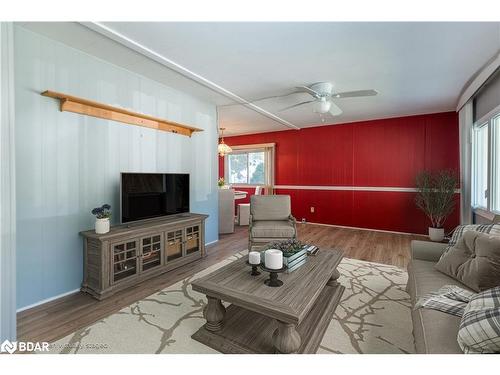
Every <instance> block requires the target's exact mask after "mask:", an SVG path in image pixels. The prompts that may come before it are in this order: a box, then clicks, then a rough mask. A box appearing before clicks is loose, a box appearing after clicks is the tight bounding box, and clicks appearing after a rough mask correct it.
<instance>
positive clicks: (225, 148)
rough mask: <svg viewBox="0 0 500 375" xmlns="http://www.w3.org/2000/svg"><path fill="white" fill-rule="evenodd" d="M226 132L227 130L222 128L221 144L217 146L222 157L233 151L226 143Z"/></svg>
mask: <svg viewBox="0 0 500 375" xmlns="http://www.w3.org/2000/svg"><path fill="white" fill-rule="evenodd" d="M224 130H226V128H220V134H221V135H220V142H219V145H218V146H217V152H218V153H219V156H220V157H223V156H224V155H226V154H229V153H230V152H232V151H233V149H232V148H231V147H229V146H228V145H226V144H225V143H224Z"/></svg>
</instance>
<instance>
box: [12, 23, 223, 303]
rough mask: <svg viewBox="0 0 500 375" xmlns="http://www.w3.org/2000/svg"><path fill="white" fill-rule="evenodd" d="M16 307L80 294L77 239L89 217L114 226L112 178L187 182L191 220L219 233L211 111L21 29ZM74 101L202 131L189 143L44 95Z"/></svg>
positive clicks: (213, 236)
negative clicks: (159, 175)
mask: <svg viewBox="0 0 500 375" xmlns="http://www.w3.org/2000/svg"><path fill="white" fill-rule="evenodd" d="M15 64H16V70H15V84H16V163H17V165H16V172H17V179H16V183H17V188H16V193H17V228H18V235H17V254H18V257H17V300H18V303H17V305H18V307H19V308H22V307H26V306H28V305H31V304H34V303H38V302H40V301H43V300H45V299H49V298H53V297H55V296H59V295H61V294H64V293H68V292H70V291H73V290H75V289H78V288H79V286H80V283H81V280H82V242H81V239H80V237H79V235H78V232H79V231H81V230H86V229H89V228H92V227H93V222H94V218H93V217H92V215H91V214H90V210H91V209H92V208H93V207H96V206H99V205H101V204H103V203H110V204H111V206H112V208H113V213H114V217H113V221H114V222H117V221H118V218H119V176H120V172H172V173H175V172H183V173H190V174H191V192H190V195H191V211H193V212H199V213H206V214H208V215H210V218H209V219H208V221H207V226H206V231H207V232H206V240H207V242H212V241H215V240H217V238H218V230H217V225H218V224H217V209H218V208H217V181H216V180H217V154H216V145H217V124H216V108H215V106H214V105H211V104H209V103H205V102H202V101H200V100H198V99H196V98H194V97H192V96H190V95H187V94H185V93H182V92H179V91H176V90H173V89H171V88H169V87H166V86H164V85H162V84H159V83H157V82H154V81H151V80H149V79H146V78H144V77H141V76H139V75H137V74H134V73H132V72H129V71H127V70H124V69H122V68H119V67H116V66H114V65H111V64H109V63H106V62H104V61H102V60H99V59H97V58H95V57H93V56H90V55H87V54H85V53H83V52H81V51H78V50H75V49H72V48H70V47H68V46H66V45H64V44H61V43H59V42H56V41H53V40H51V39H48V38H46V37H43V36H41V35H38V34H35V33H33V32H31V31H28V30H26V29H23V28H22V27H20V26H17V27H16V28H15ZM47 89H50V90H54V91H60V92H63V93H68V94H72V95H75V96H81V97H84V98H89V99H93V100H97V101H102V102H104V103H107V104H111V105H117V106H122V107H125V108H131V109H134V110H135V111H138V112H143V113H147V114H151V115H154V116H158V117H163V118H167V119H170V120H173V121H176V122H180V123H185V124H190V125H193V126H196V127H198V128H202V129H204V131H203V132H201V133H197V134H195V135H193V137H192V138H188V137H185V136H180V135H175V134H172V133H166V132H160V131H156V130H151V129H146V128H141V127H137V126H131V125H126V124H122V123H117V122H112V121H106V120H101V119H96V118H92V117H87V116H82V115H78V114H74V113H69V112H59V110H58V101H56V100H54V99H50V98H46V97H43V96H40V92H42V91H44V90H47Z"/></svg>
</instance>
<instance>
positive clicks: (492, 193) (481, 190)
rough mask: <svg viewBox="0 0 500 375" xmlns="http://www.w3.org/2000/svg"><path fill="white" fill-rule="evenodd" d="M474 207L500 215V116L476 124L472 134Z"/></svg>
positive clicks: (496, 113) (496, 114)
mask: <svg viewBox="0 0 500 375" xmlns="http://www.w3.org/2000/svg"><path fill="white" fill-rule="evenodd" d="M472 205H473V206H474V207H475V208H481V209H484V210H487V211H490V212H496V213H500V114H498V111H496V112H495V115H493V116H489V117H488V118H487V119H485V120H482V121H481V122H479V125H475V126H474V128H473V134H472Z"/></svg>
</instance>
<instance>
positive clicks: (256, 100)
mask: <svg viewBox="0 0 500 375" xmlns="http://www.w3.org/2000/svg"><path fill="white" fill-rule="evenodd" d="M297 93H299V92H298V91H292V92H289V93H288V94H283V95H272V96H264V97H262V98H257V99H251V100H246V101H244V102H242V103H231V104H222V105H219V106H218V107H232V106H235V105H245V104H253V103H256V102H260V101H261V100H266V99H276V98H285V97H287V96H290V95H293V94H297Z"/></svg>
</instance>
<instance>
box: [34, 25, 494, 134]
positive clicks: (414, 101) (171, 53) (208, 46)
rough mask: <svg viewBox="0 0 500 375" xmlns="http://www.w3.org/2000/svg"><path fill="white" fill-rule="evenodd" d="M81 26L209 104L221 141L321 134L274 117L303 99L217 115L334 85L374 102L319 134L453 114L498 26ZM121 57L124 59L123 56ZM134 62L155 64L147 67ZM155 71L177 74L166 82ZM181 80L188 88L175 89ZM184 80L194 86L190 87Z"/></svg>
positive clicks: (360, 101) (359, 105) (297, 115)
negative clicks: (345, 126) (296, 130)
mask: <svg viewBox="0 0 500 375" xmlns="http://www.w3.org/2000/svg"><path fill="white" fill-rule="evenodd" d="M25 25H26V24H25ZM86 25H87V26H88V27H91V28H92V29H93V30H94V31H97V32H98V33H101V34H104V35H107V36H109V37H111V38H113V39H114V40H115V41H116V42H118V43H121V44H124V45H126V46H128V47H131V48H133V49H134V50H135V52H133V53H134V59H132V60H133V61H132V62H131V63H130V64H129V65H130V66H131V67H132V68H133V69H134V70H138V71H139V72H142V73H143V74H145V75H149V76H151V75H157V76H160V77H163V78H162V80H163V81H166V82H165V83H167V84H170V85H172V82H174V81H175V82H174V84H173V85H174V86H176V85H177V88H179V87H181V86H182V87H184V88H187V89H188V90H189V91H190V92H193V93H194V94H196V95H198V96H201V97H203V98H205V99H208V100H211V101H213V102H214V103H216V104H218V105H219V119H220V124H221V126H224V127H226V128H227V129H228V130H227V131H226V133H227V134H243V133H255V132H262V131H274V130H285V129H288V128H289V126H292V125H295V126H297V127H300V128H302V127H308V126H316V125H320V124H322V122H321V119H320V117H319V115H318V114H315V113H313V112H312V108H311V107H308V106H304V107H301V108H296V109H293V110H289V111H283V112H281V111H280V109H281V108H283V107H285V106H287V105H291V104H295V103H298V102H301V101H304V100H308V99H310V96H308V95H307V94H296V95H291V96H289V97H286V98H281V99H270V100H265V101H259V102H257V103H255V104H256V105H257V106H258V107H254V108H250V109H249V108H246V107H245V106H244V105H232V106H224V105H226V104H234V103H237V102H241V100H242V99H243V100H252V99H255V98H259V97H264V96H270V95H278V94H285V93H288V92H290V91H291V90H292V89H293V87H294V86H298V85H309V84H312V83H314V82H318V81H329V82H332V83H334V85H335V90H336V91H351V90H359V89H375V90H377V91H378V92H379V95H378V96H376V97H367V98H350V99H336V103H337V105H338V106H339V107H341V108H342V110H343V114H342V115H341V116H337V117H331V116H328V117H326V118H325V124H326V123H328V124H335V123H344V122H352V121H361V120H368V119H374V118H387V117H395V116H404V115H412V114H420V113H432V112H439V111H449V110H454V109H455V106H456V102H457V99H458V96H459V94H460V91H461V90H462V88H463V86H464V84H465V83H466V81H467V80H468V79H469V78H470V77H471V76H472V75H473V74H474V73H475V72H476V71H477V70H478V69H480V68H481V67H482V66H483V65H484V64H485V63H486V62H487V61H488V60H489V59H490V58H491V57H492V56H494V55H495V54H496V53H497V52H498V51H499V49H500V23H450V22H439V23H341V22H332V23H164V22H161V23H153V22H118V23H99V24H95V23H94V24H86ZM70 26H71V27H72V28H73V29H74V30H79V31H78V32H76V31H75V32H70V33H67V32H66V33H65V35H66V38H67V39H68V40H67V41H66V43H68V44H72V45H75V46H76V47H77V48H82V47H81V45H85V44H86V45H87V47H86V48H87V52H90V53H94V54H96V55H98V56H100V57H102V58H106V59H110V60H113V59H115V60H119V61H117V62H116V63H118V64H119V65H123V64H124V58H123V56H121V55H119V58H116V57H113V56H112V55H113V54H114V53H111V52H110V51H112V49H110V45H111V43H113V46H114V48H117V45H118V44H117V43H115V42H111V41H109V40H107V41H97V39H96V35H99V34H97V33H93V32H90V31H88V29H87V31H86V32H84V31H83V30H84V29H85V28H84V27H83V26H81V25H78V26H75V24H73V25H66V26H65V27H70ZM28 27H31V28H33V27H34V26H33V25H31V26H30V25H28ZM50 27H52V28H54V27H55V26H54V25H50V24H45V25H42V26H38V29H39V30H37V31H40V28H41V29H43V30H46V29H48V28H50ZM59 27H61V26H59ZM43 30H42V31H43ZM85 33H91V34H88V35H87V34H85ZM72 34H75V35H72ZM90 35H91V36H90ZM100 37H101V38H102V35H101V36H100ZM89 38H90V39H92V40H93V42H92V43H90V42H89ZM71 39H74V40H73V41H72V40H71ZM78 40H80V41H78ZM82 40H83V41H82ZM89 46H92V48H90V47H89ZM121 48H123V47H121ZM89 49H90V51H89ZM122 52H123V53H131V52H126V49H124V50H123V51H122ZM144 55H147V56H148V57H149V58H150V59H151V58H152V59H154V60H156V62H152V61H149V62H147V59H145V58H144ZM112 62H113V61H112ZM148 64H149V65H148ZM164 66H168V67H169V68H171V69H173V70H175V71H177V72H178V73H180V74H177V73H172V72H170V73H168V74H167V73H165V72H163V70H164V69H166V68H165V67H164ZM156 70H158V72H157V73H151V72H152V71H156ZM161 72H163V74H161ZM179 76H184V77H188V79H187V80H186V79H184V80H183V78H184V77H182V79H181V78H179ZM174 78H175V79H174ZM189 80H191V83H186V82H184V81H189ZM193 80H194V81H196V82H198V83H201V84H202V85H203V86H200V85H197V84H196V85H195V84H193V82H192V81H193ZM207 87H208V88H207ZM273 116H275V117H273ZM287 123H288V127H287V126H286V125H284V124H287Z"/></svg>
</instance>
